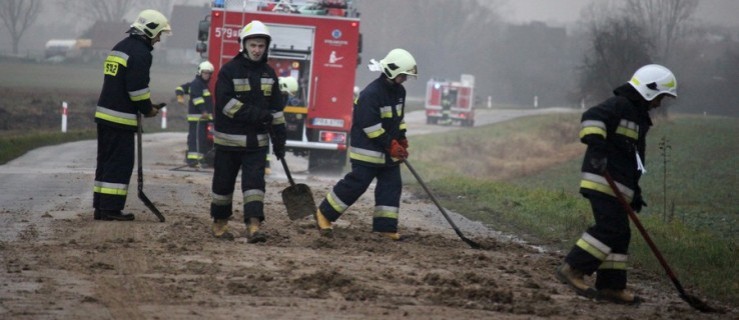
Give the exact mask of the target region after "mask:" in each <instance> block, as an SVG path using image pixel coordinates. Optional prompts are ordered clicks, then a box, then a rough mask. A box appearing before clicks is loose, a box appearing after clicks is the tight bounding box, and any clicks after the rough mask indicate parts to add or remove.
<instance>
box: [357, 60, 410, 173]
mask: <svg viewBox="0 0 739 320" xmlns="http://www.w3.org/2000/svg"><path fill="white" fill-rule="evenodd" d="M404 111H405V88H404V87H403V86H402V85H399V84H394V83H391V82H389V81H388V79H387V77H385V76H384V75H381V76H380V77H379V78H377V79H375V80H374V81H372V82H371V83H370V84H369V85H367V87H366V88H365V89H364V90H362V92H360V93H359V97H358V98H357V99H356V100H355V103H354V113H353V119H352V129H351V137H352V138H351V146H350V148H349V158H350V159H351V161H352V162H357V163H361V164H364V165H370V166H387V165H398V163H399V162H398V161H399V160H398V159H393V158H391V157H390V155H389V154H388V153H387V151H386V150H387V149H388V148H389V147H390V143H391V141H392V140H393V139H398V140H399V139H405V132H406V125H405V120H404V114H403V113H404Z"/></svg>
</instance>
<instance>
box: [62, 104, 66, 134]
mask: <svg viewBox="0 0 739 320" xmlns="http://www.w3.org/2000/svg"><path fill="white" fill-rule="evenodd" d="M62 132H67V102H66V101H62Z"/></svg>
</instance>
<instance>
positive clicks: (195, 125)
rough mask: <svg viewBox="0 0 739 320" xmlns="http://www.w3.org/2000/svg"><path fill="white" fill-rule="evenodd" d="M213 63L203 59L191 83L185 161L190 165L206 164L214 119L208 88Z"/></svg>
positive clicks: (211, 98) (211, 99)
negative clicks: (209, 131) (209, 129)
mask: <svg viewBox="0 0 739 320" xmlns="http://www.w3.org/2000/svg"><path fill="white" fill-rule="evenodd" d="M213 70H214V68H213V64H211V63H210V62H208V61H203V62H201V63H200V64H199V65H198V73H197V75H196V76H195V79H193V80H192V81H191V82H190V83H189V88H188V89H189V94H190V102H189V103H188V107H187V123H188V125H189V128H188V132H187V155H186V158H185V162H187V165H188V166H190V167H201V166H202V165H205V162H204V157H205V153H206V152H207V151H208V150H206V147H207V134H208V133H207V130H208V122H210V121H211V120H213V116H212V115H211V112H213V97H212V96H211V94H210V90H208V81H210V78H211V75H212V74H213Z"/></svg>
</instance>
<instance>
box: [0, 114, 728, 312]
mask: <svg viewBox="0 0 739 320" xmlns="http://www.w3.org/2000/svg"><path fill="white" fill-rule="evenodd" d="M411 119H412V116H411V115H409V120H411ZM409 122H410V121H409ZM409 126H410V128H411V129H410V130H414V129H413V128H416V129H415V130H417V131H418V132H420V131H421V130H423V129H424V128H426V126H425V125H423V124H419V123H418V122H417V121H412V122H411V124H409ZM184 146H185V134H183V133H161V134H153V135H145V137H144V167H145V169H146V170H145V173H144V174H145V191H146V193H147V195H148V196H149V198H151V199H152V200H153V201H154V202H155V203H156V205H157V206H158V207H159V209H160V210H161V211H162V212H163V213H164V215H165V216H166V217H167V219H168V220H167V222H165V223H159V222H157V220H156V218H155V217H154V216H153V215H152V214H150V213H149V212H148V211H146V209H145V207H144V206H143V205H142V204H141V202H140V201H139V200H138V199H137V198H136V197H135V194H134V192H133V190H135V189H134V188H135V184H136V182H135V176H134V179H133V181H132V186H131V187H132V188H130V190H132V192H131V196H130V197H129V199H128V202H127V211H130V212H132V213H134V214H136V221H134V222H100V221H93V220H92V210H91V208H90V207H91V203H92V200H91V198H92V192H91V189H92V181H93V172H94V158H95V143H94V141H81V142H75V143H69V144H65V145H60V146H53V147H46V148H41V149H37V150H34V151H32V152H30V153H28V154H26V155H25V156H23V157H21V158H19V159H16V160H14V161H12V162H10V163H8V164H7V165H4V166H0V203H1V205H0V263H2V266H3V267H4V270H0V271H4V272H0V318H2V319H40V318H41V319H114V318H115V319H235V318H246V319H257V318H280V319H378V318H383V319H399V318H403V319H540V318H551V319H613V318H621V319H695V318H702V319H726V318H727V315H722V316H719V315H715V316H713V315H711V316H706V315H703V314H699V313H698V312H697V311H695V310H693V309H691V308H690V307H689V306H688V305H687V304H685V303H684V302H682V301H681V300H680V299H679V298H678V297H677V294H676V293H675V291H674V288H672V287H671V286H670V285H669V283H668V282H667V281H666V279H665V278H664V277H657V278H654V277H648V276H645V275H644V274H642V273H639V272H638V271H636V272H633V273H631V278H630V281H631V282H630V283H631V284H633V289H634V290H635V291H636V292H637V293H638V294H640V295H641V296H643V297H645V298H646V299H647V302H646V303H644V304H642V305H641V306H639V307H625V306H619V305H613V304H607V303H599V302H594V301H589V300H584V299H580V298H577V297H575V296H574V294H573V293H572V292H571V291H570V290H569V289H568V288H567V287H565V286H564V285H562V284H559V283H557V282H556V281H555V280H554V277H553V275H552V272H553V270H554V268H555V266H556V265H557V264H558V263H559V261H560V259H561V253H558V252H552V251H548V250H546V249H544V248H539V247H536V246H535V245H536V244H535V243H534V244H524V243H521V242H520V241H517V240H515V238H514V237H508V236H503V235H500V234H498V233H497V232H495V231H493V230H489V229H488V228H486V227H485V226H483V225H481V224H480V223H477V222H474V221H469V220H466V219H464V218H463V217H461V216H459V215H456V214H454V215H453V216H454V219H455V221H456V222H457V224H458V226H459V227H460V229H462V231H463V232H464V233H465V235H467V236H468V237H470V238H472V239H473V240H475V241H477V242H479V243H481V244H483V246H484V247H485V249H484V250H475V249H471V248H469V247H468V246H467V245H466V244H465V243H464V242H462V241H460V240H459V238H457V237H456V235H455V234H454V232H453V230H452V229H451V228H450V227H449V225H448V224H447V223H446V221H445V220H443V217H442V216H441V215H440V214H439V213H438V211H437V210H436V208H435V207H434V206H433V204H431V203H430V202H429V201H428V199H427V198H426V197H425V196H424V195H414V194H409V193H405V194H404V195H403V198H402V204H401V207H402V210H401V219H400V226H401V231H402V232H403V233H404V234H406V235H409V236H411V237H410V238H409V239H408V240H406V241H403V242H391V241H389V240H386V239H382V238H379V237H377V236H376V235H374V234H372V233H371V232H369V230H370V228H371V227H370V223H371V212H372V207H373V199H372V194H373V193H372V191H371V190H370V191H369V192H367V193H366V194H365V195H364V196H363V197H362V198H360V200H359V201H358V202H357V203H356V204H355V205H354V206H352V207H351V208H350V209H349V210H348V211H347V213H346V214H345V215H344V216H343V217H342V219H341V220H340V221H339V222H338V223H337V230H336V237H335V238H334V239H332V240H326V239H322V238H320V237H319V236H318V233H317V232H316V230H315V229H314V228H315V227H314V224H313V221H312V220H311V218H306V219H305V220H302V221H296V222H291V221H290V220H288V218H287V215H286V213H285V208H284V206H283V204H282V202H281V197H280V193H279V192H280V191H281V190H282V189H284V188H286V187H287V186H288V183H287V181H286V180H285V178H284V177H283V175H281V174H280V172H279V170H278V169H279V168H275V169H276V172H275V173H274V174H273V175H271V176H269V177H268V184H267V188H268V189H267V194H266V198H265V208H266V209H265V210H266V216H267V223H266V225H265V231H266V232H267V234H268V241H267V242H266V243H263V244H257V245H251V244H247V243H246V242H245V240H244V238H242V237H239V238H237V239H236V240H235V241H222V240H216V239H214V238H212V237H211V236H210V234H209V227H210V218H209V216H208V210H209V205H210V182H211V176H210V175H209V173H208V172H182V171H172V170H170V169H171V168H174V167H177V166H179V165H180V164H181V163H182V160H183V156H184ZM289 160H290V163H291V166H294V167H295V168H294V169H293V170H294V171H296V172H297V174H296V178H297V179H298V181H299V182H303V183H307V184H308V185H310V186H311V188H312V190H313V192H314V194H315V198H316V201H320V200H321V199H323V197H324V196H325V194H326V193H327V192H328V191H329V188H331V186H332V185H333V184H334V183H335V182H336V179H337V178H336V177H317V176H312V175H309V174H307V173H306V172H305V163H304V162H301V161H300V160H299V159H295V158H290V159H289ZM301 165H302V166H303V167H302V169H301ZM301 171H302V173H301ZM134 175H135V173H134ZM237 184H238V183H237ZM236 194H238V192H237V193H236ZM236 203H237V204H236V205H235V206H234V207H235V208H236V210H235V211H236V212H235V216H234V217H233V219H232V221H231V226H232V229H234V230H235V231H236V232H237V233H238V234H241V233H243V231H244V229H245V228H244V224H243V223H242V222H241V221H242V217H243V216H242V212H241V209H240V207H241V206H240V203H241V199H240V197H239V196H236ZM738 315H739V313H737V312H736V311H733V313H731V314H729V315H728V318H737V316H738Z"/></svg>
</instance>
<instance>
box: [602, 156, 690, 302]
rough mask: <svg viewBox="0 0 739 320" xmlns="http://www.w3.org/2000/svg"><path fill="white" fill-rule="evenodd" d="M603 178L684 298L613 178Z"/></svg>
mask: <svg viewBox="0 0 739 320" xmlns="http://www.w3.org/2000/svg"><path fill="white" fill-rule="evenodd" d="M603 176H605V178H606V181H608V185H609V186H611V189H613V193H615V194H616V199H618V202H620V203H621V206H623V207H624V210H626V212H627V213H628V214H629V218H631V221H632V222H633V223H634V225H635V226H636V228H637V229H638V230H639V233H641V235H642V237H643V238H644V241H646V242H647V244H648V245H649V248H650V249H652V253H654V256H655V257H657V260H659V263H660V264H661V265H662V268H664V269H665V272H667V276H668V277H670V280H672V283H673V284H675V287H676V288H677V291H678V292H680V295H681V296H685V295H686V294H685V289H683V286H682V285H681V284H680V281H678V279H677V276H675V273H674V272H672V268H670V266H669V265H668V264H667V260H665V258H664V257H663V256H662V253H660V251H659V249H657V245H655V244H654V241H652V238H651V237H650V236H649V233H647V230H646V229H644V226H642V224H641V221H639V218H638V217H637V216H636V213H635V212H634V209H632V208H631V205H629V203H628V202H626V199H625V198H624V195H623V194H622V193H621V191H620V190H619V189H618V187H617V186H616V183H615V182H613V178H611V174H609V173H608V172H607V171H606V172H604V173H603Z"/></svg>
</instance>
